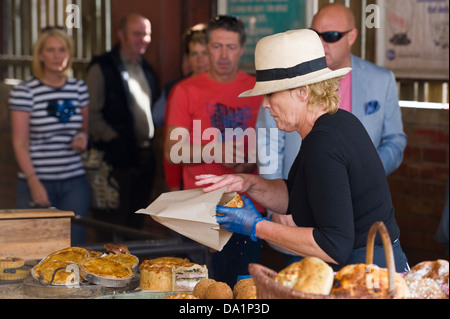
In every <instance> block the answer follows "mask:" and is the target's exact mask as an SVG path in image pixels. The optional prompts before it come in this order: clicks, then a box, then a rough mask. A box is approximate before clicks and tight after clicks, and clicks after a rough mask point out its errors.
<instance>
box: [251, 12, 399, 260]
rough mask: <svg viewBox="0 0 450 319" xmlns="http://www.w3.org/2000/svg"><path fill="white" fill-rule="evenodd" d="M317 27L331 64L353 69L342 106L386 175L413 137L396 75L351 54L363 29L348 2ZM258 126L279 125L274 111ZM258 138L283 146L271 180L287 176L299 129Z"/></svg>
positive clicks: (285, 219)
mask: <svg viewBox="0 0 450 319" xmlns="http://www.w3.org/2000/svg"><path fill="white" fill-rule="evenodd" d="M311 29H313V30H315V31H316V32H317V33H318V34H319V35H320V38H321V40H322V44H323V46H324V50H325V57H326V59H327V65H328V67H329V68H330V69H331V70H337V69H339V68H343V67H351V68H352V71H351V72H349V73H348V74H347V75H346V76H345V77H344V78H343V80H342V81H341V90H340V98H341V102H340V105H339V107H340V108H341V109H344V110H346V111H348V112H351V113H353V114H354V115H355V116H356V117H357V118H358V119H359V120H360V121H361V122H362V124H363V125H364V127H365V128H366V130H367V132H368V133H369V136H370V137H371V140H372V142H373V143H374V145H375V147H376V148H377V151H378V153H379V155H380V157H381V161H382V163H383V166H384V169H385V173H386V175H389V174H391V173H392V172H394V171H395V170H396V169H397V168H398V167H399V166H400V164H401V162H402V159H403V152H404V150H405V147H406V142H407V137H406V134H405V133H404V131H403V123H402V117H401V111H400V106H399V103H398V97H397V87H396V82H395V78H394V75H393V74H392V72H390V71H388V70H386V69H383V68H381V67H378V66H376V65H374V64H372V63H370V62H368V61H365V60H362V59H360V58H358V57H356V56H354V55H352V54H351V47H352V45H353V44H354V43H355V41H356V38H357V35H358V30H357V29H356V27H355V18H354V16H353V13H352V12H351V10H350V9H349V8H347V7H346V6H345V5H343V4H340V3H332V4H328V5H325V6H324V7H322V8H321V9H320V10H319V12H317V14H316V15H315V16H314V18H313V21H312V24H311ZM257 127H263V128H271V127H276V124H275V121H274V120H273V118H272V117H271V116H270V114H269V112H268V110H261V112H260V114H259V116H258V121H257ZM261 132H268V130H262V131H261ZM258 143H260V144H261V145H260V147H261V146H262V145H266V143H267V144H269V145H272V146H273V145H275V146H277V148H278V159H277V162H278V169H277V170H276V171H271V172H269V173H267V174H264V173H262V176H263V177H265V178H270V179H273V178H287V174H288V172H289V169H290V167H291V165H292V163H293V162H294V159H295V156H296V155H297V152H298V150H299V148H300V145H301V137H300V136H299V135H298V134H295V133H286V132H279V133H278V136H277V137H275V136H273V135H268V134H267V136H262V137H261V138H260V139H258ZM271 160H272V161H274V159H271ZM273 218H274V221H277V222H280V223H285V224H288V225H289V224H292V219H291V217H290V216H279V215H273ZM272 247H273V246H272ZM273 248H274V249H276V250H280V249H279V248H277V247H273ZM281 252H283V253H286V259H287V262H288V263H290V262H292V261H295V260H298V256H293V255H292V254H289V253H287V252H284V251H281ZM292 256H293V257H292Z"/></svg>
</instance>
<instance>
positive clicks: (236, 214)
mask: <svg viewBox="0 0 450 319" xmlns="http://www.w3.org/2000/svg"><path fill="white" fill-rule="evenodd" d="M242 200H243V202H244V207H242V208H237V207H226V206H219V205H217V208H216V211H217V213H219V214H221V215H224V216H216V218H217V222H218V223H219V224H220V226H221V227H222V228H224V229H226V230H228V231H229V232H232V233H238V234H243V235H247V236H250V238H251V239H252V240H253V241H256V240H257V237H256V234H255V228H256V224H257V223H259V222H260V221H262V220H269V219H267V218H264V217H262V216H261V214H260V213H259V212H258V211H257V210H256V208H255V206H254V205H253V203H252V201H251V200H250V199H249V198H248V197H245V196H242Z"/></svg>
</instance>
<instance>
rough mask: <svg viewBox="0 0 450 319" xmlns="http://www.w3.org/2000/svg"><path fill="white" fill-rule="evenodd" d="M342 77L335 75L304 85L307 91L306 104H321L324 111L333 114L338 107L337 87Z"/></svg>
mask: <svg viewBox="0 0 450 319" xmlns="http://www.w3.org/2000/svg"><path fill="white" fill-rule="evenodd" d="M342 78H343V77H336V78H332V79H328V80H324V81H321V82H318V83H313V84H309V85H306V87H307V88H308V91H309V101H308V105H323V107H324V111H325V112H327V113H329V114H334V113H336V112H337V110H338V109H339V102H340V100H341V99H340V95H339V88H340V85H341V80H342Z"/></svg>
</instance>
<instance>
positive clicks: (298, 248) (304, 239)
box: [255, 220, 337, 264]
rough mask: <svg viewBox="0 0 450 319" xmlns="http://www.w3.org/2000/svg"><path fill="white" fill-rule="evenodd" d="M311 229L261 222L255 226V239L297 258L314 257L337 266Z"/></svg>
mask: <svg viewBox="0 0 450 319" xmlns="http://www.w3.org/2000/svg"><path fill="white" fill-rule="evenodd" d="M313 229H314V228H312V227H297V226H286V225H281V224H278V223H274V222H271V221H266V220H264V221H261V222H259V223H257V224H256V228H255V234H256V237H258V238H260V239H263V240H265V241H267V242H269V243H271V244H273V245H275V246H278V247H281V248H283V249H285V250H287V251H289V252H292V253H294V254H296V255H299V256H303V257H305V256H315V257H319V258H320V259H322V260H323V261H325V262H330V263H334V264H337V262H336V261H335V260H333V259H332V258H331V257H330V256H328V254H327V253H325V252H324V251H323V250H322V248H320V247H319V245H317V243H316V241H315V240H314V237H313Z"/></svg>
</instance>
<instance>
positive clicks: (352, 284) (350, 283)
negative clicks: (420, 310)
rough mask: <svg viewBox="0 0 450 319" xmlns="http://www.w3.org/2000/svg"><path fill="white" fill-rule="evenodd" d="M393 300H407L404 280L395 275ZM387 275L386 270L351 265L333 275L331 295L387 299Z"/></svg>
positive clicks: (407, 290) (407, 293) (406, 287)
mask: <svg viewBox="0 0 450 319" xmlns="http://www.w3.org/2000/svg"><path fill="white" fill-rule="evenodd" d="M395 288H396V295H395V298H398V299H401V298H407V297H408V295H409V289H408V286H407V284H406V282H405V280H404V278H403V277H402V276H401V275H400V274H398V273H395ZM388 289H389V274H388V270H387V269H386V268H380V267H378V266H376V265H366V264H352V265H347V266H345V267H343V268H342V269H341V270H339V271H338V272H337V273H336V275H335V282H334V285H333V289H332V290H331V293H332V294H340V295H343V296H348V297H351V298H355V297H356V298H377V299H378V298H380V299H383V298H389V297H390V296H389V295H388Z"/></svg>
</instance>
